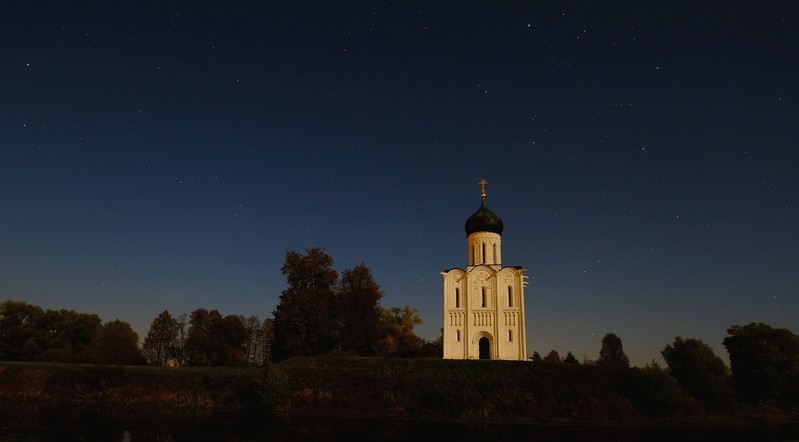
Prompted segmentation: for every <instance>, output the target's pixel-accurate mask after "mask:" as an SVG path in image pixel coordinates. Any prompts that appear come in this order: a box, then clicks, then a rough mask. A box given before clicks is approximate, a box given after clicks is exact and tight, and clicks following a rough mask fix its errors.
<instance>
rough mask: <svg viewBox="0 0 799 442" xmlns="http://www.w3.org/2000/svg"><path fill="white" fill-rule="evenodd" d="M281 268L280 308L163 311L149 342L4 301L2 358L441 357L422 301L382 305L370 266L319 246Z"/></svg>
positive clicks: (119, 327) (181, 361)
mask: <svg viewBox="0 0 799 442" xmlns="http://www.w3.org/2000/svg"><path fill="white" fill-rule="evenodd" d="M281 271H282V272H283V274H284V275H285V277H286V280H287V283H288V286H287V288H286V289H285V290H283V291H282V292H281V294H280V301H279V303H278V305H277V306H276V308H275V310H274V311H273V312H272V316H269V317H266V318H264V319H261V318H259V317H258V316H257V315H251V316H243V315H223V314H222V313H220V312H219V311H218V310H208V309H205V308H197V309H196V310H194V311H192V312H191V313H190V314H185V313H182V314H179V315H176V316H175V315H172V314H171V313H170V312H169V311H167V310H164V311H163V312H161V313H160V314H159V315H158V316H156V318H154V319H153V321H152V323H151V325H150V328H149V330H148V332H147V335H146V336H145V337H144V341H143V343H142V346H141V348H139V346H138V340H139V338H138V336H137V335H136V333H135V332H134V331H133V330H132V328H131V327H130V325H129V324H128V323H126V322H122V321H119V320H115V321H111V322H109V323H106V324H103V323H102V321H101V320H100V318H99V317H98V316H97V315H96V314H86V313H78V312H75V311H72V310H44V309H42V308H41V307H38V306H35V305H31V304H27V303H25V302H18V301H13V300H8V301H6V302H4V303H3V304H2V305H0V360H7V361H46V362H89V363H108V364H136V363H147V364H151V365H160V366H167V365H170V366H184V365H188V366H232V365H264V364H266V363H268V362H271V361H280V360H283V359H286V358H290V357H294V356H315V355H320V354H331V353H336V354H353V355H362V356H384V357H440V356H441V341H440V340H436V341H433V342H428V341H426V340H424V339H422V338H420V337H419V336H417V335H416V333H415V332H414V327H415V326H416V325H418V324H420V323H421V317H420V316H419V314H418V310H417V309H416V308H413V307H409V306H405V307H387V308H386V307H383V306H381V305H380V299H382V297H383V292H382V291H381V289H380V286H379V285H378V284H377V282H375V280H374V278H373V277H372V274H371V271H370V270H369V268H368V267H366V266H365V265H363V264H360V265H357V266H355V267H354V268H352V269H347V270H344V271H343V272H341V274H339V273H338V272H337V271H336V270H334V269H333V259H332V258H331V257H330V256H329V255H327V254H326V253H325V252H324V251H323V250H322V249H321V248H318V247H316V248H311V249H308V250H307V251H306V253H305V254H301V253H298V252H295V251H289V252H287V253H286V261H285V263H284V265H283V267H282V268H281Z"/></svg>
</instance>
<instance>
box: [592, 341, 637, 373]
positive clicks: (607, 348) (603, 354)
mask: <svg viewBox="0 0 799 442" xmlns="http://www.w3.org/2000/svg"><path fill="white" fill-rule="evenodd" d="M597 365H609V366H615V367H625V368H626V367H629V366H630V359H629V358H628V357H627V355H626V354H624V349H623V347H622V343H621V338H619V337H618V336H616V334H615V333H607V334H605V336H604V337H603V338H602V348H601V349H600V350H599V359H598V360H597Z"/></svg>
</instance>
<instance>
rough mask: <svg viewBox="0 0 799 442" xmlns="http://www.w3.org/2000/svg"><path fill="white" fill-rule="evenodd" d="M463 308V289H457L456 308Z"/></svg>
mask: <svg viewBox="0 0 799 442" xmlns="http://www.w3.org/2000/svg"><path fill="white" fill-rule="evenodd" d="M460 307H461V289H457V288H456V289H455V308H460Z"/></svg>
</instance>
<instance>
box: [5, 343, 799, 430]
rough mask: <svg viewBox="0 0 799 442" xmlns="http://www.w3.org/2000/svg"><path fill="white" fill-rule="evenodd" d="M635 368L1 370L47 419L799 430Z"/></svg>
mask: <svg viewBox="0 0 799 442" xmlns="http://www.w3.org/2000/svg"><path fill="white" fill-rule="evenodd" d="M667 381H668V380H667V379H666V380H664V379H662V378H660V377H658V376H655V375H653V374H651V373H650V374H646V373H642V371H641V370H638V369H616V370H613V369H607V368H599V367H589V366H580V365H574V364H552V363H533V362H511V361H450V360H434V359H383V358H352V357H318V358H296V359H290V360H287V361H284V362H281V363H279V364H274V365H271V366H269V367H220V368H202V367H181V368H162V367H145V366H121V367H117V366H99V365H77V364H47V363H13V362H5V363H0V402H2V403H3V404H7V405H8V404H16V406H18V407H21V408H20V409H22V408H24V407H29V408H35V409H37V410H40V411H44V412H46V413H50V414H53V413H57V412H58V410H66V409H68V410H71V411H70V413H73V414H74V413H79V414H80V413H84V414H85V413H88V414H89V415H92V414H95V415H96V414H102V415H105V416H109V417H114V418H126V419H134V418H137V417H143V418H145V419H151V418H156V417H159V416H160V417H168V418H169V419H172V420H176V421H185V422H202V421H204V420H207V419H212V418H214V416H219V415H223V414H230V413H244V414H256V415H259V416H320V417H346V418H370V419H401V420H415V421H437V422H469V423H480V422H486V423H488V422H490V423H492V424H496V423H507V424H536V425H568V426H581V425H583V426H596V425H604V426H630V427H635V426H639V427H640V426H742V425H778V424H795V423H797V422H799V411H797V409H796V408H792V407H790V406H784V405H778V404H758V405H752V404H744V403H740V402H731V403H729V404H724V405H711V404H706V403H703V402H701V401H698V400H696V399H692V398H687V397H685V396H684V395H682V394H681V392H679V391H674V390H673V389H674V385H672V384H670V383H669V382H667Z"/></svg>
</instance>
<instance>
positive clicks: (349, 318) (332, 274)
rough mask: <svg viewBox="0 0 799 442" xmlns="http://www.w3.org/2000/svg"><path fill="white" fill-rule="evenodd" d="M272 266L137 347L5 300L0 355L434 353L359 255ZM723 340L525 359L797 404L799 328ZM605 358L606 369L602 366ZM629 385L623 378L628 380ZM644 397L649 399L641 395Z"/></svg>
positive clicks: (79, 320) (671, 396)
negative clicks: (637, 353)
mask: <svg viewBox="0 0 799 442" xmlns="http://www.w3.org/2000/svg"><path fill="white" fill-rule="evenodd" d="M281 271H282V273H283V275H284V276H285V277H286V281H287V287H286V288H285V289H284V290H283V291H282V292H281V294H280V299H279V302H278V304H277V306H276V307H275V309H274V310H273V311H272V314H271V316H269V317H266V318H265V319H260V318H259V317H258V316H256V315H251V316H247V317H245V316H243V315H222V314H221V313H220V312H219V311H217V310H207V309H205V308H198V309H196V310H194V311H192V312H191V313H190V314H188V315H187V314H180V315H178V316H173V315H172V314H171V313H170V312H169V311H166V310H165V311H163V312H161V313H160V314H159V315H158V316H157V317H156V318H155V319H154V320H153V321H152V324H151V325H150V329H149V331H148V333H147V335H146V337H145V338H144V342H143V345H142V347H141V348H139V346H138V336H137V335H136V333H135V332H134V331H133V330H132V329H131V327H130V325H129V324H128V323H126V322H123V321H120V320H114V321H111V322H107V323H102V321H101V320H100V318H99V317H98V316H97V315H94V314H86V313H78V312H75V311H72V310H44V309H42V308H40V307H38V306H35V305H30V304H27V303H24V302H18V301H13V300H8V301H5V302H4V303H2V304H0V360H8V361H50V362H90V363H99V364H143V363H147V364H151V365H157V366H243V365H254V366H261V365H266V364H268V363H270V362H280V361H283V360H286V359H288V358H292V357H297V356H318V355H326V354H340V355H358V356H381V357H404V358H407V357H415V358H420V357H421V358H436V357H438V358H440V357H441V354H442V348H441V340H440V338H439V339H437V340H436V341H426V340H424V339H421V338H420V337H418V336H417V335H416V334H415V332H414V326H415V325H418V324H420V323H421V318H420V317H419V315H418V311H417V310H416V309H415V308H412V307H408V306H405V307H390V308H384V307H383V306H381V304H380V300H381V299H382V297H383V293H382V291H381V289H380V286H379V285H378V284H377V282H376V281H375V280H374V278H373V277H372V274H371V271H370V270H369V268H368V267H366V266H365V265H363V264H360V265H357V266H355V267H354V268H352V269H347V270H344V271H342V272H341V273H339V272H337V271H336V270H334V269H333V259H332V258H331V257H330V256H329V255H328V254H326V253H325V252H324V250H323V249H321V248H318V247H316V248H311V249H308V250H306V252H305V253H304V254H302V253H298V252H295V251H289V252H287V253H286V260H285V263H284V264H283V266H282V268H281ZM727 332H728V336H727V337H726V338H725V339H724V341H723V345H724V347H725V348H726V350H727V352H728V354H729V360H730V367H727V366H726V364H725V363H724V361H723V360H722V359H721V358H720V357H718V356H717V355H716V354H715V353H714V351H713V349H712V348H711V347H710V346H708V345H707V344H705V343H704V342H702V341H701V340H699V339H683V338H682V337H680V336H678V337H676V338H675V340H674V342H673V343H671V344H669V345H667V346H666V347H665V348H664V349H663V351H662V352H661V354H662V356H663V359H664V361H665V362H666V365H667V366H666V367H665V368H664V367H661V366H660V365H659V364H657V362H656V361H652V362H651V363H650V364H647V365H646V366H645V367H640V368H639V367H630V366H629V358H628V357H627V355H626V354H624V350H623V347H622V342H621V339H620V338H619V337H618V336H617V335H615V334H614V333H607V334H606V335H605V337H604V338H603V339H602V342H601V349H600V350H599V358H598V359H597V360H596V361H592V360H588V359H584V360H583V361H582V363H580V362H579V361H578V360H577V358H575V357H574V355H573V354H572V353H571V352H568V353H567V355H566V356H565V357H561V356H560V355H559V354H558V352H557V351H555V350H552V351H550V352H549V353H548V354H547V355H546V356H545V357H543V358H542V357H541V355H539V354H538V352H534V353H533V355H532V356H531V357H530V359H531V360H532V361H533V362H542V363H543V362H550V363H569V364H575V365H588V366H597V367H599V368H600V369H607V368H610V369H620V370H626V371H627V372H628V374H629V376H632V378H630V379H633V378H635V379H637V380H636V381H635V382H632V384H634V385H639V386H640V385H646V386H647V388H643V389H642V388H635V389H634V391H632V392H631V393H630V394H631V395H632V397H635V395H642V398H643V399H642V400H643V401H644V402H647V403H650V402H653V401H654V402H653V403H658V404H660V405H662V406H663V407H666V408H674V409H679V408H682V407H684V406H685V403H686V401H687V400H688V399H689V398H693V399H698V400H701V401H704V402H706V403H711V404H717V405H724V404H730V403H732V402H733V401H735V400H738V399H741V400H744V401H747V402H759V401H762V400H764V399H768V400H776V401H780V402H786V403H790V404H796V402H797V398H799V336H797V335H795V334H794V333H792V332H791V331H790V330H788V329H784V328H772V327H771V326H769V325H766V324H760V323H751V324H748V325H745V326H740V325H733V326H731V327H730V328H729V329H728V330H727ZM603 367H604V368H603ZM632 384H631V385H632ZM649 396H652V397H651V398H649Z"/></svg>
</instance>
